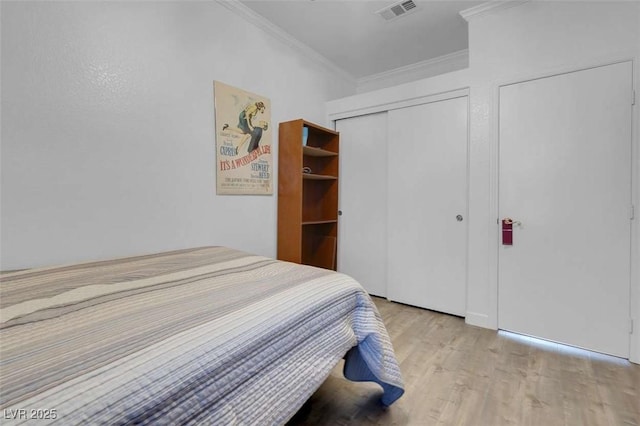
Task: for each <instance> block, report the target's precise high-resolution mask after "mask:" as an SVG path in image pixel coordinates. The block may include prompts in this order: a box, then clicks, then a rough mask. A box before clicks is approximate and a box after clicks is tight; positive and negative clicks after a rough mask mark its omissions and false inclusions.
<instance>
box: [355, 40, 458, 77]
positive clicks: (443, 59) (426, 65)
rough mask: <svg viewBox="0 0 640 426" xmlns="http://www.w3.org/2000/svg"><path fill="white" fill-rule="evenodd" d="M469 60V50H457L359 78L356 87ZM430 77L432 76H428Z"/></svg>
mask: <svg viewBox="0 0 640 426" xmlns="http://www.w3.org/2000/svg"><path fill="white" fill-rule="evenodd" d="M468 60H469V50H468V49H464V50H458V51H457V52H453V53H449V54H446V55H442V56H438V57H436V58H431V59H427V60H424V61H420V62H416V63H414V64H410V65H405V66H402V67H399V68H394V69H392V70H389V71H384V72H381V73H378V74H373V75H368V76H365V77H361V78H359V79H358V80H357V83H358V86H360V85H363V84H369V83H372V82H375V81H378V80H385V79H388V78H393V77H397V76H400V75H404V74H412V73H421V72H424V73H425V74H430V73H429V71H431V70H432V69H433V68H434V67H436V66H438V65H442V64H443V63H456V62H459V61H468ZM430 75H432V74H430Z"/></svg>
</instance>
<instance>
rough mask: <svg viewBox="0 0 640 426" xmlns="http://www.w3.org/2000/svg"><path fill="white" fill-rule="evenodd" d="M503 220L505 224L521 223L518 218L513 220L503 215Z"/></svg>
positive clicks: (517, 224) (518, 224)
mask: <svg viewBox="0 0 640 426" xmlns="http://www.w3.org/2000/svg"><path fill="white" fill-rule="evenodd" d="M503 221H504V224H505V225H516V226H520V225H522V222H520V221H519V220H513V219H511V218H510V217H505V218H504V219H503Z"/></svg>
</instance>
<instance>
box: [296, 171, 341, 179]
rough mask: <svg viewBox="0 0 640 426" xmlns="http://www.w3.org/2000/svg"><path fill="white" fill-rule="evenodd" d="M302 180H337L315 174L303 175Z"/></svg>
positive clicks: (332, 177)
mask: <svg viewBox="0 0 640 426" xmlns="http://www.w3.org/2000/svg"><path fill="white" fill-rule="evenodd" d="M302 179H308V180H337V179H338V178H337V177H336V176H329V175H317V174H315V173H303V174H302Z"/></svg>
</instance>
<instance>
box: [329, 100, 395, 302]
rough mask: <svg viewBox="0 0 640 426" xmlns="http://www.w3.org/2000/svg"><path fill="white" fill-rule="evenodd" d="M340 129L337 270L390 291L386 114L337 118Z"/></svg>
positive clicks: (380, 292)
mask: <svg viewBox="0 0 640 426" xmlns="http://www.w3.org/2000/svg"><path fill="white" fill-rule="evenodd" d="M336 130H337V131H339V132H340V191H339V194H340V210H341V211H342V216H340V226H339V227H338V232H339V238H338V244H339V248H338V271H340V272H344V273H345V274H348V275H351V276H352V277H354V278H355V279H356V280H358V281H359V282H360V284H362V286H363V287H364V288H365V289H366V290H367V291H368V292H369V293H370V294H373V295H376V296H381V297H386V295H387V283H386V278H387V113H386V112H383V113H378V114H371V115H364V116H360V117H354V118H348V119H344V120H339V121H337V122H336Z"/></svg>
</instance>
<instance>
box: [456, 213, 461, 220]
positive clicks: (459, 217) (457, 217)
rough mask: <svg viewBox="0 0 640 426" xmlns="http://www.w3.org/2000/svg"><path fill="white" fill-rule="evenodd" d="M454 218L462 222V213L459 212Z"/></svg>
mask: <svg viewBox="0 0 640 426" xmlns="http://www.w3.org/2000/svg"><path fill="white" fill-rule="evenodd" d="M456 220H457V221H458V222H462V215H461V214H459V215H458V216H456Z"/></svg>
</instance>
